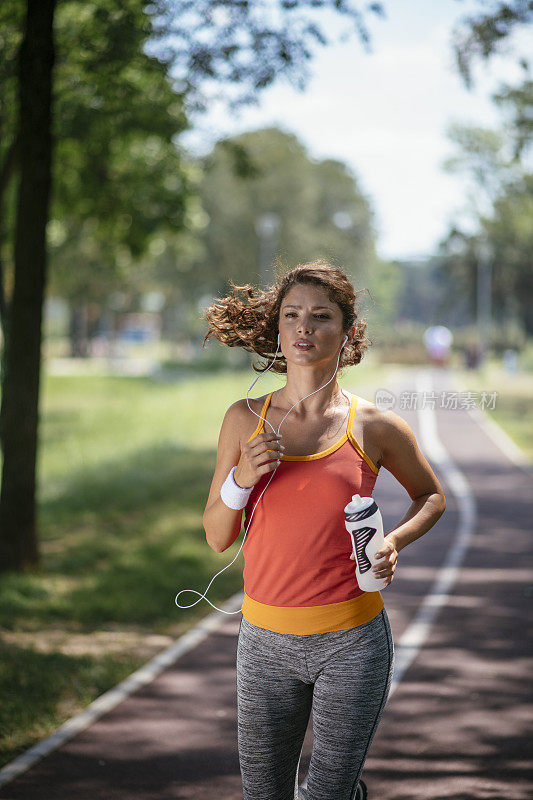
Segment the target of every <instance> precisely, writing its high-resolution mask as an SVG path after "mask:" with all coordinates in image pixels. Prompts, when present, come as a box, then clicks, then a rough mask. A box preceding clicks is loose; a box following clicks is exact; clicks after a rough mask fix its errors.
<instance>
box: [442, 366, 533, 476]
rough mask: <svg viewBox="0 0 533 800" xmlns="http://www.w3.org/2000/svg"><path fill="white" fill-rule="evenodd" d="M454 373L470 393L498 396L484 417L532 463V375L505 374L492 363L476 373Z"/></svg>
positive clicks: (462, 371)
mask: <svg viewBox="0 0 533 800" xmlns="http://www.w3.org/2000/svg"><path fill="white" fill-rule="evenodd" d="M456 372H457V375H458V377H459V378H460V379H461V380H462V381H463V383H464V384H465V385H466V387H467V388H468V389H469V390H470V391H473V392H481V391H486V392H489V393H490V392H497V393H498V394H497V397H496V403H495V406H494V408H493V409H492V408H490V407H489V408H487V409H485V410H486V413H487V414H489V416H490V417H492V418H493V419H494V420H495V421H496V422H497V423H498V424H499V425H500V426H501V427H502V428H503V429H504V431H505V432H506V433H507V434H508V435H509V436H510V437H511V439H512V440H513V441H514V443H515V444H516V445H517V446H518V447H519V448H520V449H521V450H522V452H523V453H524V454H525V455H526V456H527V457H528V458H529V459H531V460H533V402H532V398H533V372H526V371H525V370H521V371H519V372H516V373H509V372H506V371H505V369H504V368H503V366H502V364H501V362H499V361H494V360H493V361H490V362H489V363H488V364H486V366H485V367H484V368H483V369H482V370H480V371H479V373H478V372H473V371H471V370H465V369H461V370H456Z"/></svg>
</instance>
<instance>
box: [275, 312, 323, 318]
mask: <svg viewBox="0 0 533 800" xmlns="http://www.w3.org/2000/svg"><path fill="white" fill-rule="evenodd" d="M285 316H286V317H294V316H296V315H295V313H294V311H287V313H286V314H285ZM315 317H318V318H321V319H329V317H328V315H327V314H315Z"/></svg>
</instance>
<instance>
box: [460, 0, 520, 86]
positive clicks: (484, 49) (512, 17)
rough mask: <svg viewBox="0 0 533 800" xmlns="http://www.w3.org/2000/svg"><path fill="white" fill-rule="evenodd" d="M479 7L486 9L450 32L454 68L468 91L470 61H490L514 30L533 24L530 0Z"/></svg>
mask: <svg viewBox="0 0 533 800" xmlns="http://www.w3.org/2000/svg"><path fill="white" fill-rule="evenodd" d="M482 5H487V6H490V7H489V8H487V9H484V10H482V11H480V12H479V13H477V14H472V15H471V16H468V17H466V18H464V19H462V20H461V22H460V23H459V24H458V25H457V26H456V27H455V29H454V32H453V39H454V52H455V58H456V62H457V66H458V69H459V72H460V74H461V76H462V78H463V80H464V81H465V83H466V85H467V86H468V87H469V88H470V87H471V86H472V82H473V81H472V62H473V61H474V60H476V59H484V60H487V59H488V58H490V57H491V56H492V55H493V54H495V53H497V52H498V51H500V50H501V45H502V43H503V42H505V40H506V39H507V38H508V37H509V35H510V34H511V33H512V32H513V31H514V30H516V29H517V28H519V27H520V26H525V25H528V24H529V23H530V22H531V21H533V4H532V3H531V2H530V0H497V1H496V2H492V3H490V4H488V3H483V2H482Z"/></svg>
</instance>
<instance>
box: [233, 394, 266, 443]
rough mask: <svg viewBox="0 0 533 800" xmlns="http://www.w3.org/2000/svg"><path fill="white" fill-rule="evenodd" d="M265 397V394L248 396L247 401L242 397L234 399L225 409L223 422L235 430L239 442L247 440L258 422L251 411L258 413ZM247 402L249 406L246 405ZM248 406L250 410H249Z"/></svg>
mask: <svg viewBox="0 0 533 800" xmlns="http://www.w3.org/2000/svg"><path fill="white" fill-rule="evenodd" d="M266 398H267V395H266V394H265V395H263V396H262V397H258V398H254V397H249V398H248V402H246V398H245V397H243V398H242V399H241V400H236V401H235V403H232V405H231V406H230V407H229V408H228V410H227V411H226V416H225V418H224V422H225V423H227V424H229V425H230V426H231V427H232V428H233V429H234V430H235V433H236V434H238V436H239V441H240V443H241V444H244V443H245V442H247V441H248V439H249V438H250V436H251V435H252V433H253V432H254V431H255V429H256V427H257V423H258V422H259V419H258V418H257V417H256V416H255V414H253V413H252V411H255V413H256V414H260V413H261V409H262V408H263V404H264V402H265V400H266ZM248 403H249V404H250V406H248ZM250 408H251V409H252V411H250Z"/></svg>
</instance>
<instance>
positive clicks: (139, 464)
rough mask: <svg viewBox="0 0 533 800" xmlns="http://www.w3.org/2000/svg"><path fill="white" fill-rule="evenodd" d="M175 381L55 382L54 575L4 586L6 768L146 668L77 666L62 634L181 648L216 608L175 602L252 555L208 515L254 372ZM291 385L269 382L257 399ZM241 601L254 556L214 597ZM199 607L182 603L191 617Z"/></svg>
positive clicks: (47, 424) (46, 516)
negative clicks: (163, 639) (226, 436)
mask: <svg viewBox="0 0 533 800" xmlns="http://www.w3.org/2000/svg"><path fill="white" fill-rule="evenodd" d="M381 375H383V367H380V366H376V365H373V364H372V363H371V361H370V360H368V361H367V363H364V364H361V365H360V366H359V367H357V368H356V369H352V370H350V371H348V373H347V374H346V376H345V377H344V378H342V379H341V383H342V384H343V385H350V386H353V385H354V382H355V383H357V384H360V385H368V384H372V382H373V381H375V380H376V379H377V378H378V376H381ZM170 377H171V378H172V377H173V378H175V379H174V380H169V379H168V378H169V375H168V374H167V375H166V379H165V380H160V381H157V380H151V379H149V378H123V377H100V376H96V375H92V376H91V375H88V376H81V375H78V376H55V375H48V374H44V376H43V384H42V396H41V403H40V410H41V426H40V439H39V451H38V476H39V482H38V514H39V533H40V541H41V554H42V564H41V567H40V569H39V570H37V571H35V572H31V573H25V574H15V573H11V574H5V575H1V576H0V624H1V626H2V627H3V629H4V631H5V635H4V641H3V643H2V645H1V647H2V659H1V666H0V691H1V692H2V696H3V697H6V698H7V701H6V702H4V704H3V707H2V712H1V718H0V722H2V731H3V733H2V738H1V739H0V748H1V751H0V763H2V764H4V763H6V762H7V761H9V760H11V759H12V758H13V757H15V756H16V755H17V754H18V753H19V752H21V751H22V750H24V749H26V748H27V747H29V746H31V745H32V744H33V743H34V742H36V741H38V740H39V738H42V737H43V736H45V735H47V734H48V733H50V732H51V731H52V730H53V729H54V728H55V727H57V725H59V724H61V722H63V721H64V720H65V719H67V718H68V717H70V716H71V715H72V714H74V713H76V711H78V710H80V709H81V708H83V707H84V706H85V705H86V704H87V703H89V702H91V700H93V699H94V698H95V697H97V696H98V695H99V694H101V693H102V692H103V691H106V690H107V689H108V688H110V687H111V686H113V685H114V684H115V683H117V682H118V681H119V680H121V679H122V678H124V677H125V676H126V675H128V674H129V673H130V672H131V671H132V670H134V669H135V668H136V667H137V666H139V665H140V664H141V663H143V662H144V661H146V652H145V648H144V649H142V653H143V655H141V654H140V653H141V648H140V647H137V648H136V647H132V648H131V649H130V650H127V649H126V651H124V652H120V653H112V654H106V652H105V649H104V647H103V646H102V647H101V652H96V653H95V652H94V651H95V649H97V648H95V646H94V644H93V646H91V648H90V653H89V652H88V653H87V654H86V655H85V654H81V655H80V654H76V655H73V654H72V653H71V652H69V651H68V648H64V649H63V650H61V649H60V648H59V649H58V647H57V645H56V644H55V643H56V642H57V641H58V637H57V635H56V633H57V631H58V629H60V630H63V631H64V632H65V634H66V641H67V642H68V633H69V632H70V634H71V636H73V637H74V636H76V637H78V639H77V641H79V636H80V634H81V635H82V641H83V634H85V635H86V636H88V637H90V636H91V634H93V640H94V641H96V640H97V638H98V637H97V636H96V633H97V632H102V631H106V630H107V631H113V630H120V631H129V632H130V633H136V634H138V637H139V641H140V640H141V639H143V638H147V637H148V635H149V634H153V633H160V634H166V635H170V636H172V637H175V636H178V635H180V634H181V633H183V632H185V630H187V629H188V628H189V627H190V626H191V625H192V624H194V622H196V621H197V620H198V619H200V618H202V617H204V616H205V615H206V614H209V613H211V611H212V609H211V607H210V606H209V605H208V604H207V603H205V602H204V601H202V602H201V603H198V604H197V605H196V606H194V607H193V608H191V609H189V610H181V609H178V608H177V607H176V605H175V603H174V598H175V595H176V593H177V591H178V590H179V589H182V588H193V589H196V590H198V591H200V592H203V591H205V589H206V587H207V585H208V583H209V581H210V580H211V577H212V576H213V575H214V574H215V573H216V572H218V571H219V570H221V569H222V568H223V567H224V566H225V565H226V564H229V563H230V562H231V561H232V560H233V557H234V556H235V554H236V553H237V551H238V549H239V547H240V543H241V541H242V539H241V538H240V537H239V540H238V541H237V542H236V543H235V544H234V545H233V547H231V548H230V549H229V550H227V551H226V552H225V553H224V554H222V555H220V554H217V553H215V552H214V551H213V550H211V548H210V547H209V546H208V545H207V543H206V540H205V533H204V530H203V527H202V521H201V517H202V513H203V509H204V506H205V501H206V499H207V495H208V491H209V485H210V481H211V478H212V474H213V468H214V464H215V458H216V447H217V440H218V433H219V430H220V425H221V422H222V419H223V417H224V413H225V411H226V409H227V408H228V406H229V405H231V403H233V402H235V401H236V400H238V399H239V398H241V397H244V396H245V395H246V390H247V389H248V387H249V385H250V383H251V381H252V379H253V377H254V373H252V372H251V371H250V370H243V371H225V372H224V371H223V372H218V373H216V374H215V373H213V374H209V373H201V374H200V375H198V376H195V377H191V375H190V373H189V374H187V375H183V374H179V372H178V373H177V374H176V375H174V376H172V375H170ZM284 380H285V379H284V377H283V376H277V375H273V374H270V373H268V374H266V375H264V376H261V377H260V378H259V380H258V381H257V383H256V385H255V386H254V388H253V390H252V392H251V393H250V396H251V397H258V396H261V395H262V394H265V393H266V392H268V391H272V390H273V389H277V388H279V387H280V386H282V385H283V383H284ZM240 589H242V555H240V556H239V558H238V559H237V561H236V563H235V564H234V565H232V566H231V567H230V568H229V569H227V570H226V571H224V572H223V573H222V574H221V575H219V576H218V577H217V579H216V580H215V582H214V583H213V585H212V586H211V588H210V590H209V595H208V596H209V598H210V599H211V601H212V602H214V603H215V604H217V605H220V604H221V603H222V602H224V600H226V599H227V598H228V596H230V595H232V594H234V593H235V592H237V591H239V590H240ZM195 600H197V597H196V596H195V595H192V594H184V595H181V597H180V603H182V604H183V605H186V604H188V603H193V602H194V601H195ZM47 631H49V632H50V634H51V633H52V632H53V633H54V636H52V635H50V637H49V639H47ZM17 635H18V636H19V640H18V641H17ZM28 636H29V637H30V640H31V642H32V644H30V645H29V644H28ZM87 641H88V640H87ZM21 642H24V645H22V644H21ZM36 698H38V700H37V699H36Z"/></svg>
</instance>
